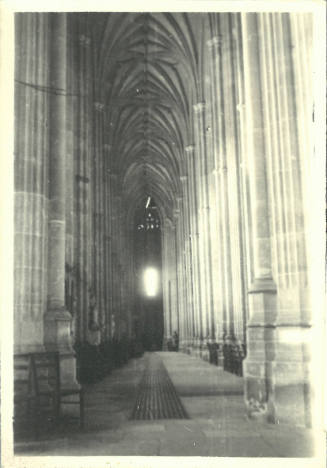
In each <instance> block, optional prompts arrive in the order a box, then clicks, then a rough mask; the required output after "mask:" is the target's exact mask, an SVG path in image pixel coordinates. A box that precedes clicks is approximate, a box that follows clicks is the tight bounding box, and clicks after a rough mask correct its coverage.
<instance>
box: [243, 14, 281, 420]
mask: <svg viewBox="0 0 327 468" xmlns="http://www.w3.org/2000/svg"><path fill="white" fill-rule="evenodd" d="M242 35H243V51H244V55H243V58H244V78H245V106H246V131H247V134H248V138H247V154H248V168H249V179H250V198H251V222H252V237H253V252H252V262H253V274H254V277H253V281H252V284H251V286H250V288H249V291H248V294H249V313H250V317H249V322H248V324H247V346H248V349H247V357H246V360H245V362H244V377H245V400H246V404H247V408H248V412H249V414H250V415H252V416H263V417H267V418H272V417H273V408H271V404H270V403H271V402H270V395H271V394H272V386H273V374H274V371H273V359H274V335H275V321H276V316H277V303H276V285H275V282H274V281H273V278H272V265H271V235H270V226H269V201H268V180H267V168H266V146H265V132H264V125H263V120H264V119H263V96H262V82H261V63H260V59H259V42H260V40H261V38H260V36H259V32H258V15H257V14H252V13H250V14H244V15H243V16H242Z"/></svg>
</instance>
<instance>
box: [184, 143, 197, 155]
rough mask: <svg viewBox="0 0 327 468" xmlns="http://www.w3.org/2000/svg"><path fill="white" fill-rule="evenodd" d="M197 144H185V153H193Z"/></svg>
mask: <svg viewBox="0 0 327 468" xmlns="http://www.w3.org/2000/svg"><path fill="white" fill-rule="evenodd" d="M194 149H195V145H188V146H185V153H186V154H192V153H194Z"/></svg>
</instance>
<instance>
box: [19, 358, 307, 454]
mask: <svg viewBox="0 0 327 468" xmlns="http://www.w3.org/2000/svg"><path fill="white" fill-rule="evenodd" d="M159 355H160V356H161V358H162V360H163V362H164V365H165V367H166V369H167V371H168V373H169V376H170V378H171V380H172V382H173V384H174V386H175V389H176V390H177V393H178V395H179V397H180V399H181V402H182V404H183V406H184V408H185V409H186V411H187V413H188V415H189V417H190V419H174V420H168V419H161V420H148V421H133V420H130V416H131V414H132V410H133V406H134V403H135V398H136V395H137V390H138V384H139V382H140V379H141V377H142V374H143V370H144V368H145V362H146V358H145V357H142V358H139V359H133V360H131V361H130V362H129V363H128V364H127V365H125V366H124V367H123V368H121V369H117V370H115V371H113V372H112V374H110V375H109V376H107V377H106V378H105V379H104V380H102V381H101V382H98V383H96V384H92V385H88V386H86V402H85V404H86V425H85V428H84V429H83V431H82V430H79V429H78V428H77V427H76V426H74V425H73V424H72V423H71V422H70V421H69V420H67V421H65V422H64V423H63V424H62V427H61V429H60V431H56V432H55V433H52V434H50V435H43V437H42V438H41V439H40V440H39V441H37V442H35V441H29V442H27V441H25V442H22V441H21V442H19V443H17V444H16V446H15V453H16V455H19V456H20V455H33V456H41V455H51V456H61V455H65V456H66V455H73V456H94V455H97V456H99V455H102V456H111V455H112V456H135V455H142V456H156V455H160V456H210V457H309V456H312V455H313V450H314V449H313V447H314V443H313V441H314V433H313V431H311V430H304V429H295V428H292V429H290V428H289V427H281V426H277V425H270V424H262V423H257V422H254V421H251V420H248V419H247V417H246V415H245V411H244V403H243V382H242V378H241V377H236V376H234V375H232V374H229V373H227V372H224V371H223V370H221V369H218V368H217V367H215V366H212V365H210V364H208V363H207V362H204V361H202V360H201V359H199V358H196V357H191V356H188V355H185V354H181V353H168V352H167V353H165V352H162V353H159Z"/></svg>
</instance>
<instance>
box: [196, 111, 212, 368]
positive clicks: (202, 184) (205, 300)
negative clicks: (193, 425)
mask: <svg viewBox="0 0 327 468" xmlns="http://www.w3.org/2000/svg"><path fill="white" fill-rule="evenodd" d="M193 109H194V114H195V122H194V127H195V137H196V142H197V146H196V149H197V152H196V154H195V163H196V193H197V194H198V206H197V216H198V233H199V254H200V272H201V274H200V281H201V317H202V322H203V341H202V345H201V356H202V357H203V358H204V359H205V360H208V348H207V341H208V338H209V335H210V320H209V316H210V312H211V310H210V305H211V302H210V278H209V273H208V238H207V235H208V219H207V214H208V213H207V207H208V201H207V174H206V165H207V161H206V157H207V155H206V148H205V141H204V118H205V116H204V114H205V103H204V102H198V103H197V104H195V105H194V106H193Z"/></svg>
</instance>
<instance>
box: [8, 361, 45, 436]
mask: <svg viewBox="0 0 327 468" xmlns="http://www.w3.org/2000/svg"><path fill="white" fill-rule="evenodd" d="M39 419H40V404H39V397H38V392H37V382H36V372H35V365H34V360H33V357H32V355H31V354H19V355H15V356H14V430H15V434H16V435H19V434H20V433H21V432H27V431H28V432H30V431H31V430H32V433H33V435H34V436H35V437H37V436H38V433H39Z"/></svg>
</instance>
